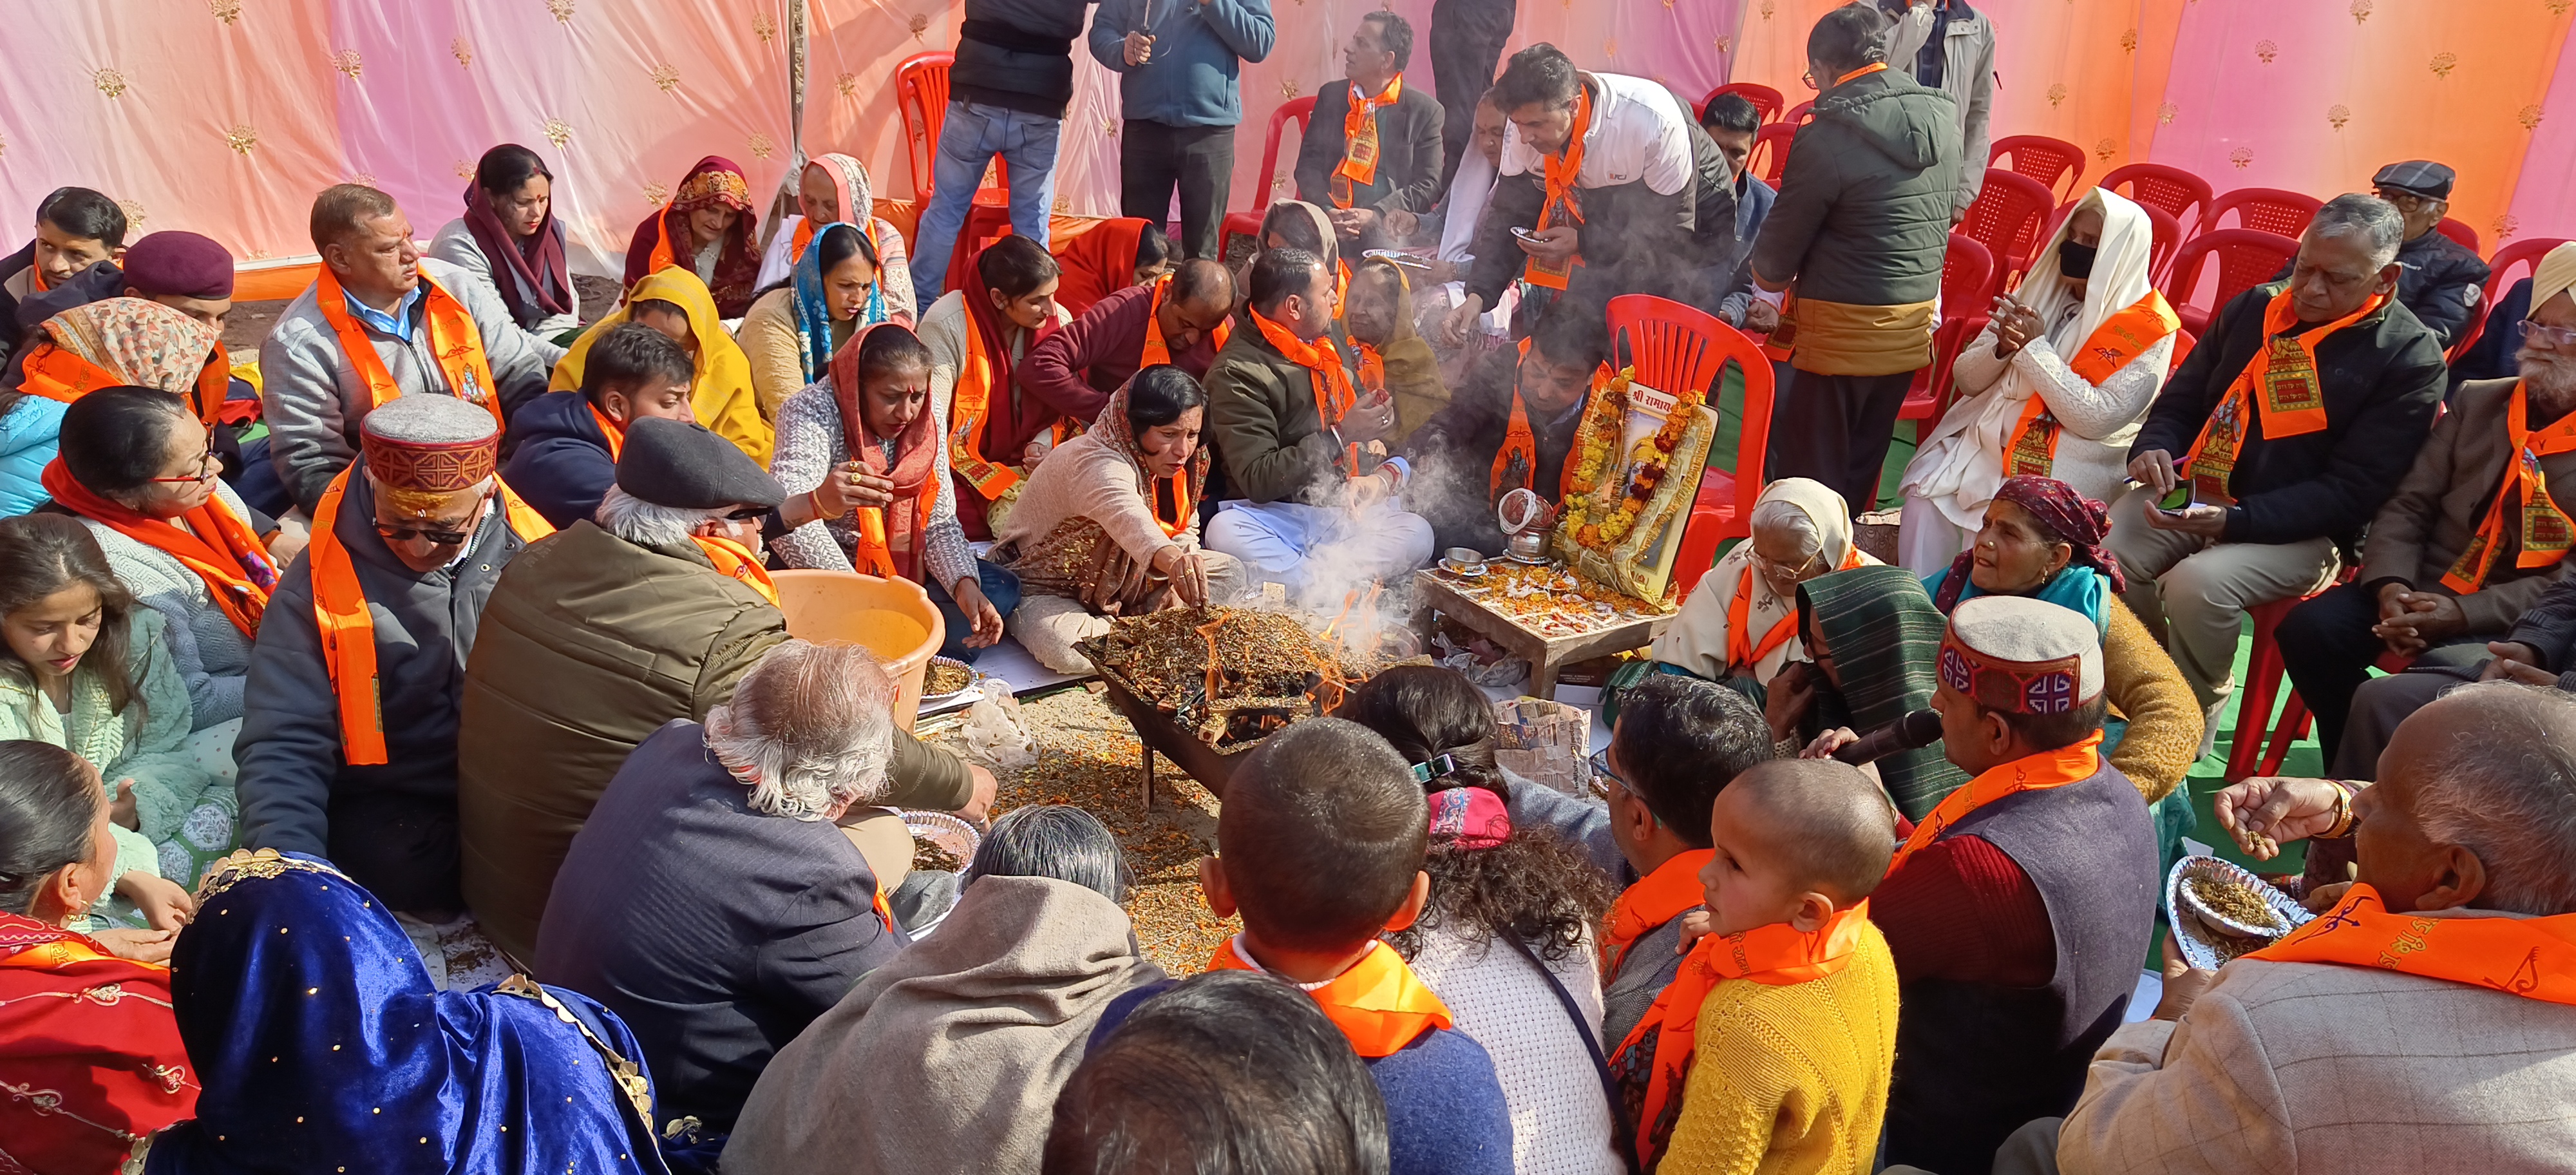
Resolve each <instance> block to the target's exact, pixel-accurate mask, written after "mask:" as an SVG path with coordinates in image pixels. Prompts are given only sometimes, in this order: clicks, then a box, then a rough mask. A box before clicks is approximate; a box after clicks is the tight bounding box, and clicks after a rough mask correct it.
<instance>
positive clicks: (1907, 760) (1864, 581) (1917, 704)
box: [1762, 567, 1968, 820]
mask: <svg viewBox="0 0 2576 1175" xmlns="http://www.w3.org/2000/svg"><path fill="white" fill-rule="evenodd" d="M1797 591H1798V616H1797V621H1798V630H1797V631H1798V639H1799V641H1800V642H1801V643H1803V644H1804V645H1805V646H1806V650H1807V657H1808V660H1807V661H1805V662H1802V663H1799V664H1793V665H1791V666H1789V667H1788V668H1786V669H1783V670H1781V671H1780V675H1779V676H1778V677H1775V678H1773V679H1771V682H1770V689H1769V691H1768V694H1767V696H1766V697H1765V699H1764V702H1763V707H1762V716H1763V718H1764V719H1765V720H1767V721H1768V722H1770V724H1771V737H1772V738H1773V739H1775V740H1783V741H1788V740H1795V741H1796V742H1798V743H1799V744H1800V745H1801V746H1804V747H1806V748H1807V749H1808V753H1810V754H1821V753H1823V752H1824V751H1826V750H1828V749H1830V747H1831V745H1833V744H1832V743H1831V742H1829V741H1827V740H1825V739H1824V737H1823V736H1825V735H1827V734H1828V732H1831V733H1833V734H1834V735H1836V736H1837V737H1839V736H1840V735H1841V734H1842V732H1843V731H1844V730H1850V731H1858V732H1861V733H1867V732H1869V731H1873V730H1877V729H1879V728H1881V727H1884V726H1887V725H1889V724H1891V723H1893V722H1895V721H1896V720H1897V719H1899V718H1903V717H1905V716H1906V715H1908V714H1912V713H1914V712H1915V711H1917V710H1928V709H1931V708H1932V693H1933V691H1934V690H1936V689H1938V688H1940V684H1941V682H1940V678H1939V677H1938V676H1937V674H1936V672H1935V670H1934V665H1933V663H1934V660H1935V658H1936V657H1937V655H1938V654H1939V652H1940V649H1941V634H1942V632H1943V631H1944V630H1945V629H1946V628H1947V627H1948V625H1947V622H1946V621H1945V620H1943V618H1942V616H1941V613H1940V611H1939V610H1938V609H1935V608H1934V607H1933V606H1932V600H1931V598H1930V597H1929V596H1926V595H1924V594H1923V586H1922V585H1921V584H1918V583H1916V582H1915V581H1914V577H1913V576H1912V575H1909V574H1907V573H1906V572H1905V569H1903V568H1901V567H1855V568H1853V569H1851V570H1849V571H1837V572H1835V573H1833V574H1831V575H1824V576H1818V577H1816V578H1815V579H1811V580H1808V581H1807V582H1805V583H1801V584H1799V585H1798V589H1797ZM1875 766H1876V767H1877V769H1878V778H1879V782H1880V783H1881V784H1882V785H1884V786H1885V787H1886V789H1887V795H1888V798H1889V799H1891V800H1894V801H1896V807H1897V810H1898V811H1900V812H1903V813H1905V818H1906V819H1908V820H1921V819H1923V817H1924V816H1926V815H1928V814H1930V813H1931V811H1932V809H1933V808H1934V807H1935V806H1937V805H1938V804H1940V802H1941V798H1942V797H1943V796H1946V795H1949V794H1950V793H1951V792H1953V791H1956V790H1958V788H1959V787H1960V785H1962V784H1965V783H1966V782H1968V776H1967V774H1966V773H1965V772H1962V771H1960V770H1959V768H1958V766H1957V765H1956V764H1953V763H1951V762H1950V760H1948V759H1947V758H1944V757H1943V756H1942V752H1941V748H1940V747H1939V746H1938V745H1937V744H1936V745H1934V746H1929V747H1918V748H1916V749H1914V750H1910V751H1899V752H1897V753H1896V754H1893V755H1889V756H1887V757H1886V758H1883V759H1880V760H1877V762H1876V764H1875Z"/></svg>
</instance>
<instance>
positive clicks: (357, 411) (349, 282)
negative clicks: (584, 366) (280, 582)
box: [259, 184, 563, 513]
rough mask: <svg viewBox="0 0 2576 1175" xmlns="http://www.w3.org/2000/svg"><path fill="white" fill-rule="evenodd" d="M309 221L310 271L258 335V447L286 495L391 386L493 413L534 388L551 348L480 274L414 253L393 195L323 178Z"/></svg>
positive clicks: (310, 493)
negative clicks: (314, 261) (265, 448)
mask: <svg viewBox="0 0 2576 1175" xmlns="http://www.w3.org/2000/svg"><path fill="white" fill-rule="evenodd" d="M312 230H313V247H314V249H315V250H316V251H318V252H320V253H321V254H322V267H321V272H320V274H319V275H318V276H317V277H315V279H314V282H313V285H312V286H310V287H308V288H307V289H306V290H305V291H304V292H303V293H301V294H298V295H296V296H295V300H294V301H292V302H289V303H287V304H286V310H285V312H284V313H282V314H280V315H279V316H278V319H277V327H276V329H275V330H274V331H273V332H272V333H271V334H270V335H269V336H268V341H267V342H265V343H262V344H260V348H259V369H260V375H261V380H262V386H261V396H262V398H263V399H264V400H265V401H266V415H267V417H268V427H269V431H270V434H271V435H272V437H274V444H273V446H272V449H271V458H272V459H273V460H274V461H275V462H276V464H277V472H278V476H279V477H281V478H283V479H284V480H285V482H286V491H287V493H288V495H289V496H291V497H293V498H294V500H295V504H296V505H297V506H299V507H301V508H303V509H304V510H305V511H306V512H308V513H309V512H311V511H312V510H313V509H314V507H315V506H316V505H318V504H319V503H320V502H321V500H322V491H323V490H324V489H325V488H326V487H328V486H329V485H330V484H331V479H332V478H335V477H338V476H339V475H340V471H341V470H343V469H346V468H348V466H349V462H350V460H351V459H352V458H354V457H355V456H356V455H357V439H358V425H359V422H360V421H363V420H364V419H366V416H367V413H369V412H371V411H374V410H375V409H377V408H380V407H383V406H384V405H385V404H386V403H387V402H389V401H391V400H393V399H394V398H395V397H397V396H417V395H440V396H454V397H456V398H458V399H461V400H465V401H467V402H469V403H472V404H474V405H476V406H478V407H480V408H482V409H483V410H485V411H486V412H489V413H490V414H491V416H492V420H493V423H494V424H495V425H496V426H497V425H500V424H502V423H503V422H505V421H507V420H508V419H509V414H510V413H512V412H515V411H517V410H518V407H519V405H521V404H524V403H526V402H528V401H529V400H533V399H535V398H537V397H538V396H541V395H544V394H545V390H546V378H547V376H548V374H549V373H550V372H551V371H552V370H553V368H554V364H555V360H557V359H561V358H563V348H561V347H558V346H555V345H554V344H552V343H549V342H546V341H545V340H543V339H539V338H537V337H535V336H533V335H530V334H529V333H528V332H526V331H524V330H521V329H519V324H518V322H517V321H516V320H514V319H512V318H511V317H510V310H509V307H507V306H503V305H502V304H501V299H500V297H499V295H497V294H494V293H492V292H491V286H490V285H489V284H488V283H483V282H473V281H466V280H464V276H463V271H461V270H459V269H457V268H456V267H455V266H452V265H449V264H448V263H446V262H444V261H440V260H437V259H435V258H427V257H423V256H421V254H420V246H419V244H418V243H417V242H415V241H413V240H412V232H411V220H410V218H408V217H405V216H404V215H403V214H402V209H400V208H398V207H396V206H395V205H394V198H393V197H391V196H388V195H386V194H384V193H383V192H379V191H377V190H376V189H374V188H370V187H365V186H362V185H359V184H338V185H335V186H333V187H330V188H326V189H324V190H323V192H322V194H321V195H320V196H318V197H315V198H314V201H313V218H312Z"/></svg>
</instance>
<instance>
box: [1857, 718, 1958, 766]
mask: <svg viewBox="0 0 2576 1175" xmlns="http://www.w3.org/2000/svg"><path fill="white" fill-rule="evenodd" d="M1939 741H1941V712H1940V711H1938V710H1917V711H1915V712H1913V713H1911V714H1908V715H1906V716H1905V717H1903V718H1899V719H1897V720H1896V721H1894V722H1890V723H1888V724H1887V725H1885V726H1882V727H1879V728H1878V729H1876V730H1873V731H1871V732H1869V733H1868V734H1864V735H1862V736H1860V738H1859V739H1858V740H1856V741H1853V742H1848V743H1845V744H1843V746H1842V747H1841V749H1839V750H1836V751H1835V752H1834V758H1835V759H1836V760H1838V761H1841V762H1844V763H1849V764H1851V765H1852V766H1854V767H1858V766H1860V765H1861V764H1863V763H1875V762H1877V761H1878V760H1880V759H1884V758H1886V757H1888V756H1889V755H1893V754H1895V753H1897V752H1898V751H1911V750H1914V749H1915V748H1917V747H1928V746H1931V745H1932V744H1934V743H1937V742H1939Z"/></svg>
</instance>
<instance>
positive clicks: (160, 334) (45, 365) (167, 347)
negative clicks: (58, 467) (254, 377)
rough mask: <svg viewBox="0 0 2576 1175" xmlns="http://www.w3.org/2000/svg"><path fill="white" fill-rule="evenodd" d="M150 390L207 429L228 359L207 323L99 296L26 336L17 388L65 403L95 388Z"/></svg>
mask: <svg viewBox="0 0 2576 1175" xmlns="http://www.w3.org/2000/svg"><path fill="white" fill-rule="evenodd" d="M119 386H131V387H141V388H158V389H160V390H162V391H165V392H168V393H170V394H171V395H174V396H178V397H180V398H182V399H185V400H187V401H188V406H189V408H190V409H191V410H192V411H193V412H194V413H195V414H196V417H197V419H198V421H199V422H201V423H203V424H205V425H207V426H208V427H212V426H213V425H214V423H215V421H216V420H218V419H219V418H220V417H221V414H222V412H223V404H224V395H225V393H226V392H228V391H229V390H231V386H232V364H231V361H230V359H229V357H228V356H227V355H226V354H225V351H224V344H223V336H222V334H221V332H219V331H217V330H216V329H215V328H213V327H211V326H208V325H206V324H205V323H202V322H199V321H197V320H196V319H194V318H190V317H188V316H187V315H185V314H182V313H180V312H179V311H177V310H173V309H171V308H170V307H167V306H164V305H162V304H160V303H158V302H154V301H150V300H148V299H144V298H106V299H102V300H100V301H96V302H91V303H88V304H87V305H82V306H75V307H72V308H71V309H69V310H65V311H63V312H62V313H60V314H57V315H55V316H53V317H52V318H48V319H46V320H45V321H44V323H43V325H42V326H40V327H38V328H37V333H36V334H34V335H32V336H31V337H30V338H29V340H28V350H27V360H26V363H25V381H24V382H23V383H21V384H20V385H19V387H18V390H19V391H22V392H25V393H27V394H28V395H31V396H43V397H45V398H46V399H49V400H60V401H62V402H64V403H70V402H72V401H74V400H77V399H80V398H81V397H82V396H85V395H87V394H89V393H91V392H94V391H97V390H98V389H100V388H112V387H119Z"/></svg>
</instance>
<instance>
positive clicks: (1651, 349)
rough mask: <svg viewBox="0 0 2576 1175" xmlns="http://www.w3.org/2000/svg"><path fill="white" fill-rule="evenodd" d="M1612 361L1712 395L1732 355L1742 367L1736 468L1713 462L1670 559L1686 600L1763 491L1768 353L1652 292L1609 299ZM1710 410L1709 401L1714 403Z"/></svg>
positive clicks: (1743, 528)
mask: <svg viewBox="0 0 2576 1175" xmlns="http://www.w3.org/2000/svg"><path fill="white" fill-rule="evenodd" d="M1609 318H1610V337H1611V340H1612V342H1611V351H1612V354H1613V356H1614V357H1613V359H1612V362H1613V363H1617V364H1634V365H1636V368H1637V379H1638V381H1639V382H1640V383H1643V384H1645V385H1646V386H1648V387H1652V388H1658V389H1681V388H1707V389H1710V391H1711V394H1712V395H1713V394H1714V393H1715V390H1716V388H1717V387H1718V384H1719V380H1720V379H1721V377H1723V376H1724V375H1725V374H1726V364H1727V363H1728V362H1729V361H1730V360H1731V361H1733V362H1734V363H1735V364H1736V366H1738V367H1741V368H1743V369H1744V415H1743V423H1742V426H1741V427H1740V428H1739V429H1738V430H1737V432H1736V441H1735V471H1734V472H1733V473H1728V472H1726V471H1725V470H1722V469H1716V468H1710V469H1708V470H1707V471H1706V472H1704V473H1702V474H1701V475H1700V482H1699V495H1698V496H1697V497H1696V498H1694V499H1693V500H1692V503H1691V512H1690V519H1689V521H1688V522H1686V523H1685V524H1684V525H1683V527H1682V545H1681V551H1680V553H1679V554H1677V555H1676V556H1675V557H1674V558H1675V562H1674V565H1673V573H1674V584H1675V585H1676V588H1677V590H1678V594H1677V595H1676V597H1675V598H1677V599H1679V598H1686V597H1688V596H1689V595H1690V591H1691V588H1692V587H1694V586H1696V585H1697V584H1698V583H1699V577H1700V576H1702V575H1705V574H1707V573H1708V569H1709V566H1710V565H1711V564H1714V563H1716V562H1717V548H1718V544H1720V543H1723V542H1725V541H1726V540H1728V539H1731V538H1736V539H1740V538H1744V537H1746V536H1748V535H1750V534H1752V533H1753V502H1754V500H1755V499H1757V498H1759V497H1761V496H1762V485H1763V477H1762V456H1763V453H1764V452H1765V451H1766V450H1767V449H1768V448H1769V447H1770V444H1771V395H1772V376H1771V359H1770V357H1769V356H1767V355H1764V354H1763V353H1762V348H1761V346H1760V345H1759V344H1756V343H1755V342H1754V341H1753V340H1752V339H1749V338H1746V337H1745V336H1744V333H1743V332H1741V331H1738V330H1736V329H1735V328H1734V327H1731V326H1728V325H1726V324H1725V323H1723V322H1719V321H1718V320H1717V319H1715V318H1711V317H1709V316H1708V315H1707V314H1705V313H1703V312H1701V311H1699V310H1695V309H1692V308H1691V307H1689V306H1685V305H1683V304H1681V303H1679V302H1675V301H1671V300H1669V299H1665V298H1658V297H1655V296H1654V295H1652V294H1622V295H1620V296H1619V297H1616V298H1612V299H1610V306H1609ZM1712 409H1714V405H1712Z"/></svg>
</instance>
